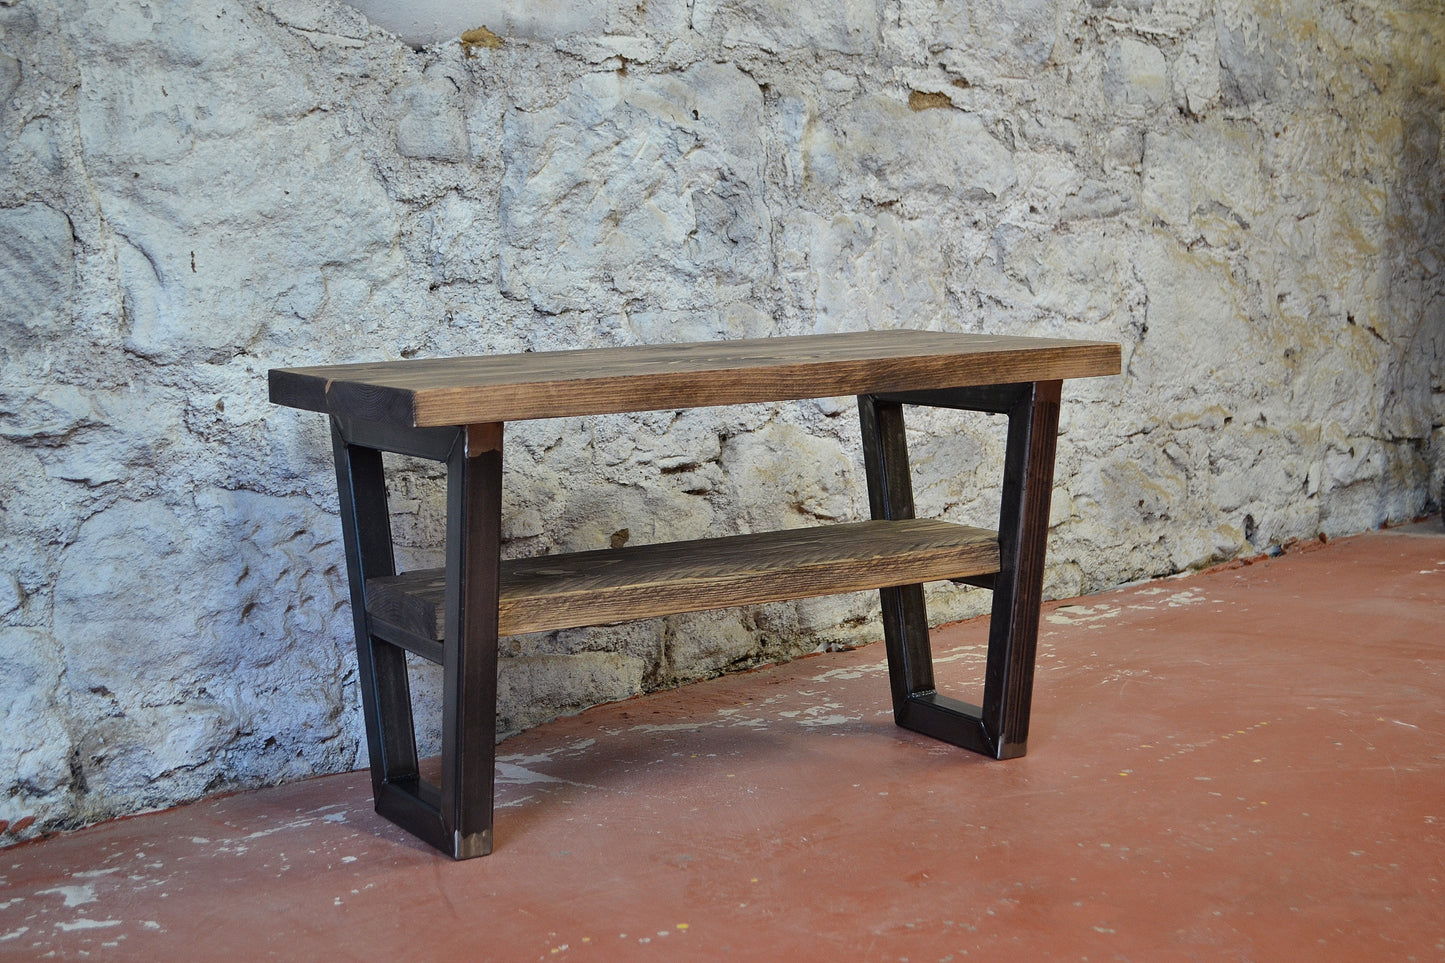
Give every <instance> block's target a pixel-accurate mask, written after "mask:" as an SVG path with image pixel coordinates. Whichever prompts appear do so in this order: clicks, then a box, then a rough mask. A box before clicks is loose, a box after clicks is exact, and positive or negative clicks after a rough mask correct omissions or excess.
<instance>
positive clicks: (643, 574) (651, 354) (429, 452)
mask: <svg viewBox="0 0 1445 963" xmlns="http://www.w3.org/2000/svg"><path fill="white" fill-rule="evenodd" d="M1119 368H1120V351H1119V346H1118V345H1116V344H1107V343H1100V342H1087V341H1061V340H1050V339H1038V338H1011V337H992V336H984V335H965V334H940V333H933V332H924V331H879V332H862V333H850V334H828V335H812V336H805V337H790V338H767V339H758V340H747V341H724V342H713V343H701V344H667V345H645V346H639V347H630V348H603V349H593V350H584V351H564V352H546V353H534V354H518V355H498V356H490V357H473V358H452V359H425V360H412V361H387V362H377V363H369V364H344V365H329V366H325V367H314V368H285V369H274V370H272V371H271V372H270V391H271V400H272V401H273V402H275V403H277V404H282V405H288V406H291V407H294V408H302V409H306V410H310V411H318V412H325V413H327V414H329V415H330V416H331V423H332V442H333V449H334V454H335V459H336V479H337V487H338V490H339V492H340V496H341V521H342V529H343V533H344V537H345V544H346V563H347V572H348V575H349V578H350V584H351V600H352V615H353V618H354V623H355V631H356V645H357V656H358V662H359V667H360V679H361V693H362V703H363V709H364V712H365V716H366V734H367V743H368V748H369V751H370V761H371V778H372V786H373V790H374V792H375V803H376V809H377V812H379V813H381V814H382V815H384V816H386V817H387V818H388V819H391V820H393V821H394V822H396V823H398V824H400V825H401V826H403V827H405V828H406V829H408V830H409V831H411V832H413V833H415V834H416V835H418V836H420V837H421V838H423V839H425V840H426V841H428V842H430V843H431V844H433V845H435V846H437V847H438V848H440V849H441V850H443V851H445V852H447V853H450V854H451V855H452V856H453V857H455V858H457V859H462V858H466V857H471V856H480V855H484V854H486V853H488V852H490V851H491V849H492V798H493V788H494V787H493V759H494V754H495V739H496V698H497V638H498V636H499V635H507V634H515V633H523V632H538V631H544V630H551V629H561V628H569V627H579V626H586V625H598V624H605V623H611V622H617V621H622V620H627V619H637V618H645V617H651V616H658V615H667V614H672V613H678V612H688V611H696V610H700V609H707V608H715V607H720V606H732V605H743V604H751V603H759V602H769V601H780V600H783V599H793V598H803V597H808V596H816V595H827V594H832V593H836V592H853V591H859V590H872V589H878V590H880V595H881V598H882V613H883V631H884V637H885V642H886V648H887V653H888V663H889V679H890V687H891V689H892V695H893V709H894V717H895V720H896V721H897V723H898V724H899V725H900V726H904V727H906V728H909V729H912V730H916V731H918V732H921V733H925V734H927V735H929V736H932V737H935V738H937V739H942V740H944V741H946V742H949V743H952V744H954V745H957V746H962V747H964V748H967V749H972V750H975V751H977V752H982V753H986V754H988V755H990V756H993V757H995V758H999V759H1004V758H1010V757H1014V756H1020V755H1022V754H1023V753H1024V750H1025V744H1026V740H1027V737H1028V724H1029V703H1030V697H1031V692H1032V686H1033V669H1034V650H1035V646H1036V643H1037V638H1038V619H1039V604H1040V602H1041V591H1042V583H1043V574H1044V548H1045V540H1046V537H1047V534H1048V518H1049V498H1050V495H1051V493H1052V487H1053V470H1054V443H1055V437H1056V435H1057V433H1058V414H1059V391H1060V385H1061V382H1062V381H1063V380H1064V379H1067V378H1082V377H1092V376H1096V375H1110V374H1117V373H1118V371H1119ZM840 395H856V396H857V397H858V409H859V415H860V420H861V427H862V435H863V450H864V461H865V466H864V467H865V471H866V475H867V479H868V497H869V503H870V507H871V511H872V519H871V520H868V521H859V522H854V523H849V524H840V525H836V526H824V527H817V528H806V529H802V530H790V531H780V532H767V533H762V534H753V535H737V536H729V537H723V538H716V539H707V540H700V541H688V542H676V543H671V544H661V545H640V546H626V547H623V548H618V549H606V550H600V551H592V552H581V553H576V554H563V555H553V556H546V557H540V558H530V559H520V560H515V561H504V560H501V559H500V557H499V547H500V541H501V522H502V517H501V505H502V426H503V423H505V422H507V421H515V420H522V419H532V418H555V417H563V416H578V415H595V414H604V413H618V412H629V411H645V410H656V409H676V408H691V407H699V406H704V405H729V404H742V403H752V402H775V401H785V400H791V399H799V398H817V397H832V396H840ZM904 405H930V406H936V407H943V408H957V409H968V410H975V411H987V412H996V413H1002V414H1006V415H1007V416H1008V441H1007V450H1006V455H1005V466H1004V477H1003V480H1002V488H1003V492H1002V508H1001V511H1000V518H999V528H998V531H997V532H993V531H985V530H982V529H978V528H971V527H967V526H962V525H955V524H952V523H948V522H942V521H931V520H925V519H916V518H914V511H913V494H912V485H911V481H910V475H909V468H908V450H907V444H906V441H905V439H904V429H903V406H904ZM383 451H389V452H399V453H402V454H406V455H412V456H416V457H421V458H430V459H435V460H437V461H442V462H445V463H446V465H447V535H446V540H447V544H446V565H445V568H443V569H438V570H435V571H421V572H407V573H397V572H396V567H395V561H394V557H393V552H392V541H391V527H390V520H389V517H388V514H387V503H386V487H385V483H384V479H383V475H382V460H381V452H383ZM942 579H951V580H954V581H960V582H966V583H969V584H973V585H981V586H984V587H987V588H991V589H992V590H993V593H994V594H993V619H992V624H991V629H990V635H989V650H988V663H987V668H986V670H985V679H984V691H983V704H982V706H976V705H971V704H968V703H965V702H960V701H957V700H954V699H950V698H948V697H945V696H942V695H940V694H938V693H937V692H936V691H935V687H934V682H933V664H932V655H931V652H930V648H929V630H928V618H927V613H926V611H925V609H924V601H923V589H922V583H924V582H928V581H932V580H942ZM407 652H412V653H415V654H416V655H419V656H421V657H423V658H426V659H430V660H431V661H433V662H438V663H440V664H441V665H442V666H443V686H444V706H443V719H442V760H441V779H440V784H439V785H435V784H432V783H430V782H428V781H427V780H424V779H423V778H422V777H421V776H420V774H419V770H418V765H417V750H416V740H415V736H414V731H413V721H412V711H411V701H410V695H409V690H408V683H407V674H406V662H405V659H406V653H407Z"/></svg>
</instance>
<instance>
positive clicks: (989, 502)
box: [0, 0, 1445, 843]
mask: <svg viewBox="0 0 1445 963" xmlns="http://www.w3.org/2000/svg"><path fill="white" fill-rule="evenodd" d="M483 8H484V9H486V10H489V11H492V12H494V13H496V14H497V17H496V18H488V19H485V20H482V21H481V22H478V23H476V24H474V25H472V28H473V29H472V30H471V31H469V33H468V34H467V36H468V37H469V38H470V39H469V40H468V41H467V42H466V43H463V42H461V41H460V39H459V40H454V41H451V42H446V43H440V44H437V45H435V46H433V47H430V48H427V49H422V50H415V49H412V48H410V47H408V46H407V45H405V44H403V43H401V42H400V41H398V40H397V39H396V38H395V37H393V36H391V35H389V34H387V33H386V32H385V31H383V30H381V29H379V28H376V27H374V26H373V25H372V24H370V23H369V22H368V21H367V20H366V19H365V17H363V16H362V15H361V14H360V13H358V12H357V11H356V10H354V9H353V8H351V7H348V6H345V5H343V4H339V3H334V2H331V0H239V2H238V0H189V2H186V3H181V2H179V0H144V2H133V0H0V292H3V293H0V335H3V336H0V557H3V558H4V560H5V564H4V566H3V567H0V634H3V644H0V841H3V842H7V843H8V842H12V841H14V840H17V839H21V838H25V837H27V836H30V835H33V834H35V833H37V832H41V831H44V830H47V829H54V828H61V827H66V826H74V825H79V824H83V823H85V822H88V821H91V820H95V819H99V818H104V817H107V816H111V815H115V814H118V813H125V812H133V811H136V810H138V809H141V808H145V807H150V806H160V805H166V804H170V803H175V802H178V801H182V800H185V799H191V798H195V797H196V796H198V795H200V794H203V793H206V792H212V791H216V790H219V789H222V788H235V787H242V786H253V785H260V784H264V783H268V782H273V781H276V780H283V779H293V778H300V777H302V776H305V775H308V774H312V773H319V772H331V771H336V770H338V769H345V768H348V767H351V766H354V765H357V764H359V763H360V762H362V761H364V751H361V744H362V734H361V725H360V720H359V716H358V712H357V709H356V673H355V663H354V656H353V654H352V653H351V649H350V641H349V638H348V636H349V632H350V619H349V617H348V612H347V605H348V602H347V597H346V580H345V573H344V571H343V564H342V552H341V548H340V544H339V538H340V530H339V525H338V523H337V517H336V504H335V492H334V481H333V479H334V476H333V475H332V468H331V465H330V452H329V445H328V443H327V442H328V439H327V437H326V429H325V426H324V424H323V421H322V419H320V418H319V417H318V416H315V415H312V414H305V413H301V412H295V411H291V410H287V409H280V408H275V407H273V406H271V405H270V404H268V403H267V401H266V393H265V372H266V369H268V368H271V367H277V366H287V365H300V364H320V363H326V362H340V361H353V360H365V359H381V358H400V357H419V356H436V355H448V354H477V353H483V352H504V351H523V350H545V349H554V348H570V347H583V346H594V345H618V344H631V343H639V342H652V341H663V340H694V339H716V338H732V337H760V336H768V335H787V334H802V333H808V332H818V331H841V330H857V329H863V328H878V327H891V326H912V327H924V328H931V329H935V330H950V331H987V332H998V333H1010V334H1036V335H1051V336H1065V337H1083V338H1099V339H1110V340H1118V341H1120V342H1122V344H1123V346H1124V357H1125V367H1126V374H1125V376H1124V377H1121V378H1117V379H1100V380H1096V381H1081V382H1074V383H1070V384H1069V385H1067V386H1066V388H1065V404H1064V411H1063V416H1062V423H1061V432H1062V434H1061V438H1060V452H1059V465H1058V484H1057V489H1056V491H1055V494H1054V508H1053V517H1052V525H1053V527H1052V532H1051V539H1050V553H1051V554H1050V566H1049V572H1048V583H1047V590H1048V592H1049V594H1050V595H1052V596H1056V597H1057V596H1067V595H1074V594H1079V593H1087V592H1091V591H1095V590H1098V589H1102V588H1105V587H1108V586H1112V585H1117V584H1120V583H1123V582H1128V581H1131V580H1134V579H1139V578H1144V577H1149V576H1156V575H1163V574H1168V573H1173V572H1179V571H1186V570H1190V569H1196V568H1200V567H1203V566H1207V565H1210V564H1213V563H1216V562H1219V561H1222V560H1226V559H1229V558H1234V557H1237V556H1240V555H1249V554H1253V553H1256V552H1259V551H1263V550H1266V549H1268V548H1270V547H1271V546H1277V545H1280V544H1282V543H1285V542H1287V541H1289V540H1291V539H1307V538H1313V537H1315V536H1316V535H1318V534H1319V533H1325V534H1328V535H1339V534H1345V533H1349V532H1355V531H1360V530H1363V529H1367V528H1370V527H1373V526H1377V525H1380V524H1382V523H1386V522H1391V521H1400V520H1404V519H1408V518H1411V517H1413V516H1416V515H1419V514H1420V513H1422V512H1425V511H1428V510H1434V509H1436V508H1438V504H1439V499H1440V497H1441V494H1440V493H1441V488H1442V485H1445V457H1442V453H1445V360H1442V359H1445V297H1442V281H1441V277H1442V274H1441V272H1442V264H1445V171H1442V161H1441V156H1442V153H1441V151H1442V146H1441V145H1442V142H1441V138H1442V133H1441V131H1442V105H1445V76H1442V71H1445V13H1442V12H1441V10H1440V8H1439V5H1438V4H1437V3H1433V2H1428V0H1414V2H1405V3H1396V2H1392V3H1385V2H1359V3H1352V4H1345V5H1330V6H1328V7H1326V8H1324V9H1321V8H1320V7H1319V5H1316V4H1307V3H1304V2H1302V0H1289V2H1285V3H1264V2H1261V0H1023V2H1020V0H976V2H970V3H967V4H962V3H940V2H935V0H825V2H823V3H821V4H810V5H803V6H799V5H797V4H784V3H780V2H776V0H650V2H648V3H646V4H635V3H630V2H629V3H623V2H621V0H580V2H578V3H574V4H569V5H568V10H567V12H566V16H565V17H562V18H548V17H544V16H542V15H541V14H540V13H539V12H538V10H536V9H532V8H525V9H524V8H523V7H520V6H518V5H515V4H511V5H507V4H500V3H490V4H484V5H481V6H479V9H483ZM482 27H486V28H487V29H486V31H484V32H483V31H482V30H481V28H482ZM910 418H911V420H910V425H909V432H910V441H911V443H912V445H913V450H914V453H915V467H916V470H917V482H916V484H917V500H918V504H919V508H920V512H922V513H926V514H930V515H934V516H938V517H943V518H948V519H952V520H956V521H960V522H968V523H972V524H981V525H986V526H991V525H992V519H993V517H994V516H995V515H996V512H997V506H998V497H997V493H996V491H995V490H994V486H993V479H995V478H996V477H997V475H998V472H999V468H1000V464H1001V460H1002V434H1001V425H1000V423H999V420H998V419H996V418H989V417H985V416H968V415H961V414H958V413H935V412H923V411H918V412H910ZM506 457H507V472H508V476H507V484H508V487H507V492H506V498H505V503H504V514H505V523H504V526H505V537H506V540H507V544H506V548H505V550H506V551H507V552H508V553H510V554H514V555H521V554H536V553H540V552H549V551H558V550H568V549H586V548H598V547H605V546H607V545H609V544H612V543H613V542H614V541H615V540H617V539H624V540H628V541H629V542H630V543H633V544H636V543H642V542H648V541H657V540H663V539H674V538H689V537H698V536H701V535H703V534H706V533H708V532H716V533H726V532H738V531H748V530H761V529H768V528H777V527H788V526H796V525H804V524H816V523H820V522H823V521H826V520H830V519H852V518H858V517H861V516H862V515H863V514H864V512H865V511H866V497H865V495H864V493H863V491H862V490H861V489H862V482H861V474H862V473H861V456H860V453H859V448H858V442H857V419H856V415H855V414H854V413H853V408H852V405H851V402H850V401H849V399H821V400H817V401H809V402H802V403H797V404H786V405H777V406H744V407H739V408H729V409H716V410H711V409H710V410H703V411H689V412H654V413H648V414H643V415H639V416H626V417H600V418H589V419H564V420H558V421H549V422H540V423H534V424H526V425H517V426H512V427H511V428H509V434H508V438H507V449H506ZM396 469H397V471H396V474H395V476H394V478H393V481H392V506H393V512H394V515H395V528H396V533H397V537H398V541H399V546H398V550H399V553H400V555H401V557H402V560H403V563H404V564H405V565H406V566H417V565H433V564H437V563H438V562H439V560H440V557H439V536H440V533H441V530H442V515H441V512H442V479H441V475H440V473H439V471H438V470H437V469H436V467H435V466H431V465H426V464H422V463H414V462H409V461H407V460H404V459H401V460H398V461H397V462H396ZM929 599H930V605H931V606H932V612H933V614H934V616H935V617H936V618H938V619H952V618H960V617H964V616H969V615H973V614H978V613H980V612H982V611H985V609H986V603H987V594H986V593H983V592H979V591H975V590H967V589H959V588H954V587H950V586H944V587H935V588H932V589H931V590H930V592H929ZM875 605H876V603H875V601H874V599H873V598H871V597H869V596H866V595H857V596H843V597H839V598H833V599H820V600H810V601H803V602H798V603H794V604H789V605H776V606H764V607H757V608H750V609H744V610H731V611H727V612H713V613H700V614H696V615H688V616H680V617H677V618H672V619H660V620H650V621H646V622H640V623H635V624H631V625H625V626H618V627H612V628H602V629H591V630H585V631H584V630H577V631H568V632H558V633H549V634H545V635H537V636H523V637H517V638H510V639H504V640H503V642H502V653H503V655H504V659H503V666H502V670H501V672H502V691H501V710H500V717H499V727H500V730H501V731H502V732H509V731H515V730H516V729H518V728H521V727H525V726H528V725H532V724H535V723H537V722H540V721H543V720H545V719H547V718H550V717H552V716H555V715H556V714H558V713H563V712H569V711H575V710H577V709H579V708H582V707H584V706H586V705H589V704H594V703H596V702H599V701H605V700H609V699H616V698H622V697H626V696H628V695H631V694H634V693H637V692H640V691H643V690H646V689H651V688H656V687H660V686H669V685H676V684H679V683H682V682H686V681H689V680H692V679H697V678H702V677H706V676H708V675H712V674H715V673H718V672H723V671H727V670H729V669H733V668H738V667H745V666H748V665H753V664H757V663H758V662H760V661H766V660H774V659H785V658H789V657H791V656H793V655H796V654H798V653H801V652H805V651H809V650H811V649H814V648H816V647H819V646H825V645H840V644H844V645H846V644H854V643H858V642H863V641H868V640H872V639H874V638H876V637H877V636H878V634H879V632H878V628H877V624H876V618H875V611H874V607H875ZM417 680H418V681H417V692H418V699H419V703H420V706H419V713H420V714H421V722H422V726H421V728H422V738H423V743H424V746H423V748H424V750H425V749H427V748H434V747H435V744H436V739H437V734H436V731H435V726H434V725H428V724H427V723H426V720H427V719H430V718H433V717H434V714H435V709H436V707H437V705H438V704H439V697H438V695H437V691H436V683H437V680H436V678H435V674H434V673H433V672H431V670H430V668H429V667H424V666H423V667H418V669H417Z"/></svg>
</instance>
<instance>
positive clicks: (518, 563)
mask: <svg viewBox="0 0 1445 963" xmlns="http://www.w3.org/2000/svg"><path fill="white" fill-rule="evenodd" d="M998 568H999V554H998V537H997V536H996V535H995V534H994V533H993V532H990V531H986V530H984V529H979V528H970V527H967V526H964V525H954V524H952V523H950V522H940V521H935V520H930V519H907V520H901V521H869V522H854V523H850V524H842V525H830V526H825V527H817V528H803V529H791V530H786V531H779V532H764V533H760V534H753V535H733V536H728V537H724V538H714V539H700V540H693V541H683V542H667V543H663V544H659V545H642V546H628V547H625V548H620V549H604V550H601V551H595V552H579V553H575V554H566V555H550V556H540V557H537V558H526V559H515V560H511V561H504V562H503V563H502V574H501V599H500V601H499V603H498V609H499V612H498V614H499V623H500V624H499V633H500V634H502V635H520V634H522V633H525V632H543V631H550V630H553V629H565V628H577V627H581V626H585V625H605V624H608V623H613V622H622V621H627V620H630V619H642V618H651V617H653V616H659V615H672V614H675V613H678V612H695V611H699V610H702V609H711V608H724V607H727V606H731V605H745V604H754V603H761V602H778V601H783V600H785V599H795V598H807V597H810V596H816V595H831V594H834V593H837V592H857V591H864V590H868V589H877V588H882V587H885V586H890V585H903V584H911V583H915V582H929V581H937V580H941V579H949V578H958V577H960V576H965V575H981V574H985V573H989V572H996V571H998ZM366 587H367V598H368V600H369V602H368V607H369V612H370V614H371V616H372V617H373V619H375V620H377V621H379V622H384V623H388V624H391V625H395V626H397V627H399V628H401V629H402V630H404V631H406V632H410V633H413V634H415V635H419V636H423V637H426V638H433V639H441V638H442V636H443V624H444V622H445V617H444V606H445V594H446V584H445V575H444V573H443V571H442V570H441V569H429V570H424V571H418V572H408V573H406V574H404V575H395V576H387V577H382V578H375V579H370V580H368V582H367V585H366Z"/></svg>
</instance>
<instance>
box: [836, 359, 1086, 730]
mask: <svg viewBox="0 0 1445 963" xmlns="http://www.w3.org/2000/svg"><path fill="white" fill-rule="evenodd" d="M1060 387H1061V382H1058V381H1040V382H1034V383H1029V384H1019V385H995V386H990V387H982V388H963V389H949V390H945V391H924V392H906V393H900V394H896V395H863V396H860V397H859V399H858V410H859V416H860V420H861V422H862V429H863V458H864V467H865V470H866V472H867V476H868V500H869V504H870V507H871V509H872V514H873V517H874V518H881V519H899V518H912V517H913V486H912V481H911V479H910V474H909V468H908V443H907V440H906V438H905V437H904V427H903V405H905V404H916V405H929V406H935V407H941V408H960V409H967V410H972V411H989V412H996V413H999V414H1007V415H1008V445H1007V451H1006V454H1005V457H1004V479H1003V500H1002V506H1001V508H1000V511H999V526H998V538H999V556H1000V570H999V572H998V574H997V575H996V576H994V577H993V578H992V579H984V580H978V581H975V584H986V585H988V586H989V587H991V588H992V589H993V593H994V595H993V617H992V620H991V622H990V626H989V641H988V665H987V668H986V670H985V674H984V692H983V706H982V707H979V706H976V705H972V704H970V703H967V702H961V701H958V700H956V699H951V698H949V697H947V696H943V695H939V693H938V691H937V688H936V687H935V685H934V680H933V654H932V647H931V645H930V640H929V631H928V612H927V609H926V608H925V605H924V601H923V586H921V585H904V586H899V587H896V588H887V589H883V590H882V591H881V592H880V593H879V594H880V596H881V599H882V607H883V632H884V640H885V645H886V646H887V650H888V675H889V684H890V687H891V689H892V694H893V717H894V720H895V721H896V722H897V723H898V725H900V726H902V727H904V728H905V729H912V730H914V731H915V732H921V733H923V734H924V735H927V736H932V737H933V738H935V739H941V740H942V741H944V742H948V743H951V744H953V745H956V746H961V747H963V748H965V749H972V750H973V751H975V752H981V753H983V754H985V755H988V756H993V757H994V758H996V759H1011V758H1014V757H1017V756H1022V755H1023V754H1024V752H1025V751H1026V749H1027V743H1028V734H1029V708H1030V702H1031V699H1032V694H1033V676H1034V656H1035V651H1036V649H1037V647H1038V634H1039V606H1040V604H1041V603H1042V601H1043V578H1044V550H1045V543H1046V542H1047V539H1048V530H1049V498H1050V496H1051V495H1052V493H1053V480H1054V450H1055V442H1056V439H1057V436H1058V425H1059V389H1060Z"/></svg>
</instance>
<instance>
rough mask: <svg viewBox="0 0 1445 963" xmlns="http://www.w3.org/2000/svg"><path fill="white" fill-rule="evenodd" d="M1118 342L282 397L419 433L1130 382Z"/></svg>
mask: <svg viewBox="0 0 1445 963" xmlns="http://www.w3.org/2000/svg"><path fill="white" fill-rule="evenodd" d="M1119 370H1120V350H1119V345H1117V344H1113V343H1110V342H1102V341H1065V340H1059V339H1054V338H1022V337H1005V336H996V335H983V334H947V333H940V332H932V331H907V330H902V331H861V332H850V333H841V334H816V335H803V336H798V337H781V338H756V339H750V340H739V341H708V342H696V343H689V344H649V345H637V346H634V347H624V348H588V349H582V350H577V351H545V352H534V353H527V354H503V355H483V356H479V357H469V358H422V359H412V360H405V361H378V362H369V363H362V364H339V365H325V366H320V367H311V368H273V369H271V371H270V373H269V374H270V389H271V400H272V401H273V402H275V403H276V404H280V405H286V406H289V407H292V408H302V409H306V410H309V411H322V412H329V413H331V414H333V415H338V416H342V417H351V418H359V419H362V420H366V421H374V422H379V423H382V424H388V425H396V426H400V427H407V428H429V427H442V426H448V425H468V424H481V423H487V422H500V421H517V420H525V419H530V418H558V417H568V416H576V415H597V414H609V413H614V412H623V411H648V410H656V409H667V408H694V407H703V406H707V405H730V404H747V403H752V402H764V401H788V400H794V399H798V398H821V397H836V396H842V395H859V394H885V393H890V392H901V391H916V390H924V389H936V388H962V387H970V386H973V385H993V384H1014V383H1019V382H1026V381H1058V380H1063V379H1066V378H1088V377H1094V376H1097V375H1112V374H1118V373H1119Z"/></svg>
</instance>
